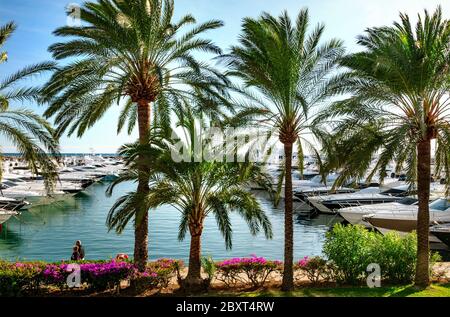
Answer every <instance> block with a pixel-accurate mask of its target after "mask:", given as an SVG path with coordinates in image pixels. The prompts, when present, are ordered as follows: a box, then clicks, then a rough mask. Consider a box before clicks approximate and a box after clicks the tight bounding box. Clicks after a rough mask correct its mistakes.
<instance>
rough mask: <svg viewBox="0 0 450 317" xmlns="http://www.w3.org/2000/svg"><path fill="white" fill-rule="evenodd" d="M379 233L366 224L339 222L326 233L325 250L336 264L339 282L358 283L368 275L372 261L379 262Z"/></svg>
mask: <svg viewBox="0 0 450 317" xmlns="http://www.w3.org/2000/svg"><path fill="white" fill-rule="evenodd" d="M377 240H378V234H377V233H375V232H371V231H368V230H367V229H366V228H365V227H364V226H360V225H357V226H343V225H341V224H337V225H335V226H334V227H333V230H332V231H331V232H328V233H327V235H326V241H325V244H324V246H323V252H324V254H325V255H326V256H327V257H328V259H329V260H330V261H332V262H333V264H334V265H335V266H336V272H335V273H336V279H337V281H338V282H342V283H348V284H358V283H359V282H361V281H362V280H363V278H364V277H365V276H366V275H365V274H366V269H367V266H368V265H369V264H370V263H379V262H378V260H377V259H376V258H375V257H374V256H375V254H374V252H373V251H374V249H375V248H376V247H377V245H378V244H377Z"/></svg>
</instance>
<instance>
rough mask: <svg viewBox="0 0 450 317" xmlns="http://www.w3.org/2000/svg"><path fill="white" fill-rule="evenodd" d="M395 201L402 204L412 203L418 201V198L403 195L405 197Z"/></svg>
mask: <svg viewBox="0 0 450 317" xmlns="http://www.w3.org/2000/svg"><path fill="white" fill-rule="evenodd" d="M397 202H398V203H399V204H402V205H414V204H416V203H417V202H418V200H417V199H416V198H412V197H405V198H402V199H400V200H399V201H397Z"/></svg>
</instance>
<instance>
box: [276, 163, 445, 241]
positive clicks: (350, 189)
mask: <svg viewBox="0 0 450 317" xmlns="http://www.w3.org/2000/svg"><path fill="white" fill-rule="evenodd" d="M268 171H269V173H271V174H272V178H273V179H274V180H275V179H276V178H277V177H276V170H274V169H273V167H272V168H271V169H270V168H269V169H268ZM297 174H298V171H295V172H294V174H293V192H294V197H293V200H294V204H293V205H294V206H293V207H294V213H296V214H297V215H298V216H299V217H307V218H309V219H311V218H314V217H315V216H317V215H318V214H334V215H338V216H340V217H342V221H344V222H347V223H350V224H360V225H364V226H366V227H368V228H372V229H376V230H378V231H379V232H381V233H383V234H385V233H387V232H390V231H397V232H399V233H400V234H401V235H402V234H406V233H408V232H411V231H413V230H415V229H416V227H417V214H418V199H417V197H416V196H415V192H413V191H411V188H410V186H409V185H408V184H407V183H406V182H405V175H403V174H400V175H397V174H395V173H392V174H391V175H390V176H389V177H387V178H385V179H384V180H383V182H379V181H378V180H377V179H373V180H372V181H371V183H370V184H364V183H363V182H361V183H358V182H356V184H357V186H356V187H357V188H355V186H354V183H355V182H352V186H350V184H348V186H347V187H345V186H343V187H340V188H336V189H333V188H332V187H333V184H334V182H335V180H336V179H337V177H338V176H339V174H338V173H333V174H330V175H327V176H326V177H325V179H323V178H322V176H320V175H315V176H313V177H312V178H310V179H308V180H300V179H299V177H298V176H299V175H297ZM444 183H445V182H444V180H439V181H437V182H435V181H433V182H431V196H430V204H429V208H430V242H436V243H441V242H443V243H445V244H446V245H447V246H449V247H450V198H449V197H445V185H444ZM275 186H276V185H275ZM280 194H282V196H283V194H284V191H283V190H282V192H281V193H280Z"/></svg>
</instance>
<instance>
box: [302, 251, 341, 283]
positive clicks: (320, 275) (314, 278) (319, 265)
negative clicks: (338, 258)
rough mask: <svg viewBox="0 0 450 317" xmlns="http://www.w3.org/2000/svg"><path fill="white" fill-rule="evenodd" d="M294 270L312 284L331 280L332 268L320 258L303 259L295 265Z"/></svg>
mask: <svg viewBox="0 0 450 317" xmlns="http://www.w3.org/2000/svg"><path fill="white" fill-rule="evenodd" d="M294 269H295V270H297V271H300V272H301V273H303V275H304V276H306V277H307V278H308V280H309V281H310V282H312V283H314V284H317V283H318V282H319V281H321V280H323V281H329V280H330V279H332V276H333V271H334V268H333V267H332V266H331V264H330V263H329V262H328V261H327V260H325V259H324V258H322V257H320V256H315V257H312V258H309V257H304V258H303V259H301V260H299V261H298V262H297V263H295V266H294Z"/></svg>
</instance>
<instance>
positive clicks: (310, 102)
mask: <svg viewBox="0 0 450 317" xmlns="http://www.w3.org/2000/svg"><path fill="white" fill-rule="evenodd" d="M308 22H309V16H308V10H306V9H305V10H302V11H301V12H300V13H299V14H298V16H297V19H296V21H295V24H293V23H292V21H291V19H290V18H289V16H288V14H287V12H286V11H285V12H283V13H282V14H281V15H280V16H279V17H278V18H276V17H273V16H271V15H269V14H268V13H263V14H262V15H261V17H260V18H258V19H251V18H246V19H244V22H243V26H242V35H241V36H240V40H239V42H240V45H239V46H233V47H232V48H231V52H230V54H228V55H225V56H224V60H225V61H226V62H227V65H228V67H229V68H230V69H231V71H230V72H229V74H230V75H232V76H236V77H238V78H240V79H241V80H242V82H243V83H244V85H245V86H246V87H244V88H242V89H239V90H240V91H243V90H246V92H245V93H244V94H245V95H246V97H247V98H248V99H249V100H250V101H251V106H250V107H251V108H253V109H255V110H258V112H259V114H261V115H262V116H263V119H262V120H261V121H260V122H259V124H260V125H264V124H265V125H266V126H269V127H270V128H274V129H275V130H276V132H277V134H278V137H279V140H280V141H281V143H282V144H283V145H284V158H285V173H284V175H285V250H284V273H283V285H282V288H283V290H286V291H287V290H291V289H292V288H293V219H292V217H293V214H292V175H291V169H292V151H293V145H294V143H297V145H298V154H299V155H298V157H299V161H300V164H299V165H300V168H302V167H303V163H302V160H303V148H302V143H303V144H305V145H306V146H307V147H308V148H310V149H311V150H312V151H314V152H313V153H317V152H316V151H315V150H314V149H313V146H312V144H311V143H310V142H309V141H308V140H307V139H305V138H304V136H305V135H306V134H307V133H313V134H315V135H316V136H318V135H319V131H317V130H316V129H315V128H314V127H313V126H311V124H310V123H311V121H310V120H311V117H310V116H311V114H310V112H311V110H312V109H313V108H314V107H315V106H317V105H319V104H320V102H322V101H323V100H324V99H325V98H326V97H327V95H328V90H327V82H328V76H329V74H330V72H332V71H333V69H334V68H335V65H336V60H337V59H338V58H339V57H340V56H341V55H342V53H343V48H342V44H341V42H340V41H338V40H330V41H329V42H326V43H324V44H321V45H319V42H320V39H321V37H322V34H323V31H324V26H323V25H318V26H317V27H316V28H315V29H314V30H313V31H312V32H309V34H308V32H307V31H308ZM249 87H250V88H251V89H254V90H255V93H253V92H249V90H248V89H247V88H249Z"/></svg>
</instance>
